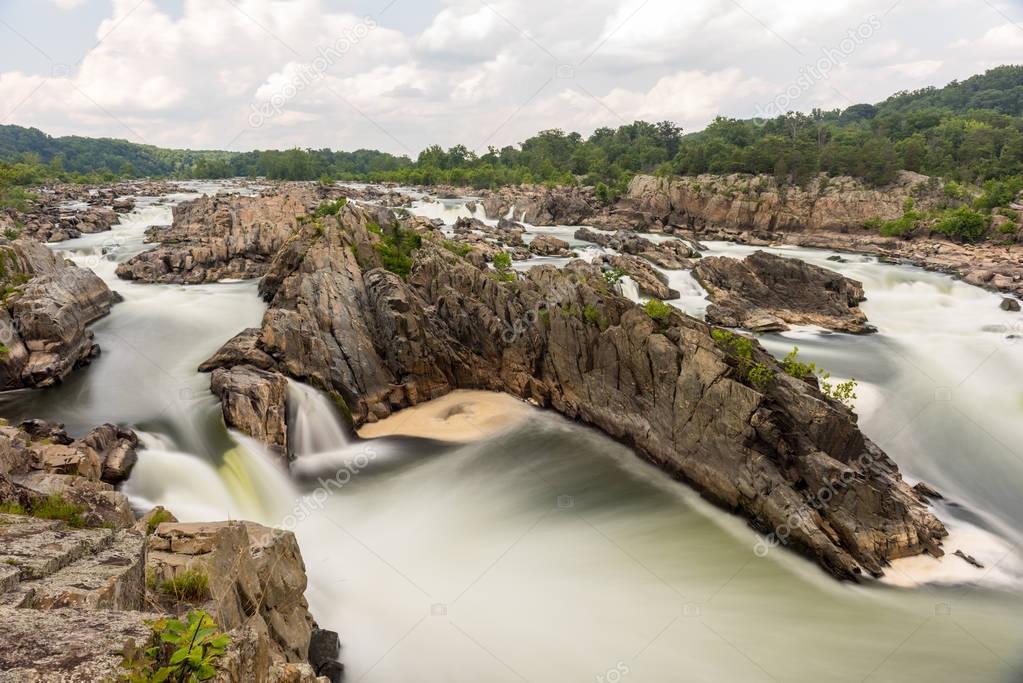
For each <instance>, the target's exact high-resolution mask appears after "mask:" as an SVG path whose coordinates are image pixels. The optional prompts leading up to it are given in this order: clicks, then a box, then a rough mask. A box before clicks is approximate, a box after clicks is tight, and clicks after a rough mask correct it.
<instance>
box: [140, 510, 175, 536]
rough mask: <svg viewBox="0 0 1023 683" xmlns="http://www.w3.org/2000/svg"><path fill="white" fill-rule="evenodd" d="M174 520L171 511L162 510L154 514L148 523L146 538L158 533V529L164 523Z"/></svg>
mask: <svg viewBox="0 0 1023 683" xmlns="http://www.w3.org/2000/svg"><path fill="white" fill-rule="evenodd" d="M172 519H174V515H172V514H171V513H170V511H169V510H164V509H160V510H157V511H156V512H154V513H153V516H152V517H150V518H149V521H148V522H146V536H151V535H152V534H153V532H155V531H156V527H158V526H160V525H161V524H163V523H164V522H169V521H171V520H172Z"/></svg>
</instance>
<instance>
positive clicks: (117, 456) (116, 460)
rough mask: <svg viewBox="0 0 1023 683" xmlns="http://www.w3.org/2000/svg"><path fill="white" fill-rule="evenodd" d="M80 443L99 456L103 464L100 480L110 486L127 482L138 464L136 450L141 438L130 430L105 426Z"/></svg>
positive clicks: (94, 430) (89, 434)
mask: <svg viewBox="0 0 1023 683" xmlns="http://www.w3.org/2000/svg"><path fill="white" fill-rule="evenodd" d="M80 443H81V444H82V445H84V446H88V447H89V448H91V449H92V450H94V451H95V452H96V454H97V455H98V456H99V459H100V462H101V463H102V473H101V475H100V479H102V480H103V481H105V482H107V483H108V484H120V483H121V482H122V481H125V480H127V479H128V476H129V475H130V474H131V470H132V468H134V467H135V463H136V462H138V455H137V454H136V452H135V449H136V448H138V445H139V438H138V435H136V434H135V432H133V431H131V430H130V429H122V428H120V427H117V426H116V425H112V424H105V425H102V426H100V427H96V428H95V429H93V430H92V431H91V432H89V433H88V434H86V435H85V436H84V437H83V438H82V439H81V440H80Z"/></svg>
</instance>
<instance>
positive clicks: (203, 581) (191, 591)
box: [160, 569, 210, 602]
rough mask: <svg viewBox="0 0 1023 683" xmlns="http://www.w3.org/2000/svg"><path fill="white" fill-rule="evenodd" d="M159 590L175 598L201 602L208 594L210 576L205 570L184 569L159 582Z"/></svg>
mask: <svg viewBox="0 0 1023 683" xmlns="http://www.w3.org/2000/svg"><path fill="white" fill-rule="evenodd" d="M160 592H161V593H163V594H164V595H170V596H172V597H173V598H174V599H175V600H186V601H188V602H202V601H203V600H206V599H207V598H209V596H210V577H209V576H207V575H206V573H205V572H201V571H196V570H194V569H186V570H185V571H183V572H181V573H180V574H178V575H177V576H175V577H174V578H172V579H167V580H165V581H164V582H163V583H161V584H160Z"/></svg>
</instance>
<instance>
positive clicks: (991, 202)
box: [973, 176, 1023, 211]
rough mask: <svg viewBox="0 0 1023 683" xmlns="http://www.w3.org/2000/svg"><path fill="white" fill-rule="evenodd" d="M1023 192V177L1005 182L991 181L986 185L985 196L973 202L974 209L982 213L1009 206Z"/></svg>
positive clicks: (1008, 179)
mask: <svg viewBox="0 0 1023 683" xmlns="http://www.w3.org/2000/svg"><path fill="white" fill-rule="evenodd" d="M1020 190H1023V177H1019V176H1017V177H1015V178H1007V179H1005V180H989V181H987V182H986V183H984V194H982V195H981V196H979V197H977V199H976V201H974V202H973V208H975V209H980V210H981V211H984V210H987V211H990V210H991V209H995V208H997V207H999V206H1006V205H1008V204H1009V203H1010V202H1011V201H1012V200H1013V199H1015V198H1016V195H1018V194H1019V193H1020Z"/></svg>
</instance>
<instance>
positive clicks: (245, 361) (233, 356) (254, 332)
mask: <svg viewBox="0 0 1023 683" xmlns="http://www.w3.org/2000/svg"><path fill="white" fill-rule="evenodd" d="M276 364H277V362H276V361H275V360H274V359H273V358H271V357H270V356H269V355H268V354H267V353H266V352H265V351H263V350H262V349H260V348H259V328H258V327H250V328H249V329H247V330H242V331H241V332H239V333H238V334H236V335H235V336H234V337H232V338H231V340H230V341H228V342H227V343H226V344H224V345H223V346H221V347H220V349H219V350H218V351H217V352H216V353H215V354H214V355H213V356H212V357H210V358H209V359H207V360H205V361H203V363H202V365H200V366H199V372H210V371H211V370H213V369H214V368H220V367H230V366H233V365H251V366H253V367H257V368H259V369H260V370H271V369H273V368H274V366H275V365H276Z"/></svg>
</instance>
